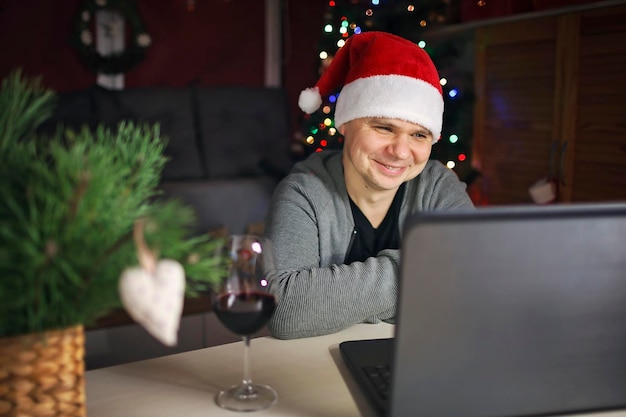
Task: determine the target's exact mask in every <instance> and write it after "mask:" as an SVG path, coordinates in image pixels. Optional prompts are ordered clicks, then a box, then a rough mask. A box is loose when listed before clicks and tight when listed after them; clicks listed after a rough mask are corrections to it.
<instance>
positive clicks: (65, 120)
mask: <svg viewBox="0 0 626 417" xmlns="http://www.w3.org/2000/svg"><path fill="white" fill-rule="evenodd" d="M95 124H96V120H95V117H94V115H93V106H92V89H86V90H80V91H72V92H64V93H57V95H56V106H55V109H54V113H53V115H52V117H50V119H48V120H46V121H45V122H44V123H42V125H41V126H40V127H39V128H38V129H37V131H38V132H39V133H42V134H52V133H54V132H55V131H56V129H57V126H59V125H62V126H64V127H66V128H70V129H73V130H76V131H78V130H81V129H82V128H83V127H87V128H89V129H92V128H93V127H94V126H95Z"/></svg>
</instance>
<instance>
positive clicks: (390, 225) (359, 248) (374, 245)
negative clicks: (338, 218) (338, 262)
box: [345, 183, 406, 264]
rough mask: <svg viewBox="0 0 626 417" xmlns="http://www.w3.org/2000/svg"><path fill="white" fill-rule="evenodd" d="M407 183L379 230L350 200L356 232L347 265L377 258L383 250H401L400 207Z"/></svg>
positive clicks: (400, 189)
mask: <svg viewBox="0 0 626 417" xmlns="http://www.w3.org/2000/svg"><path fill="white" fill-rule="evenodd" d="M405 185H406V183H403V184H402V185H401V186H400V187H399V188H398V191H397V192H396V195H395V197H394V198H393V202H392V203H391V207H389V211H387V214H386V215H385V218H384V219H383V222H382V223H381V224H380V226H378V228H377V229H374V228H373V227H372V224H371V223H370V222H369V220H367V217H365V215H364V214H363V212H361V210H360V209H359V208H358V207H357V205H356V204H354V202H353V201H352V199H350V207H351V208H352V216H353V217H354V230H353V231H352V233H353V236H352V238H351V245H350V249H349V251H348V254H347V256H346V259H345V263H346V264H350V263H352V262H355V261H364V260H365V259H367V258H369V257H370V256H376V255H377V254H378V252H380V251H381V250H383V249H400V227H399V224H398V217H399V216H400V206H401V205H402V200H403V197H404V189H405Z"/></svg>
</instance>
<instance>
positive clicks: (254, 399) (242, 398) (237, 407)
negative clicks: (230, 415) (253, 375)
mask: <svg viewBox="0 0 626 417" xmlns="http://www.w3.org/2000/svg"><path fill="white" fill-rule="evenodd" d="M277 400H278V394H276V391H274V389H273V388H272V387H269V386H267V385H258V384H250V385H235V386H233V387H230V388H228V389H226V390H224V391H221V392H220V393H219V394H217V396H216V397H215V402H216V403H217V405H219V406H220V407H222V408H225V409H227V410H232V411H258V410H263V409H265V408H268V407H270V406H272V405H274V404H275V403H276V401H277Z"/></svg>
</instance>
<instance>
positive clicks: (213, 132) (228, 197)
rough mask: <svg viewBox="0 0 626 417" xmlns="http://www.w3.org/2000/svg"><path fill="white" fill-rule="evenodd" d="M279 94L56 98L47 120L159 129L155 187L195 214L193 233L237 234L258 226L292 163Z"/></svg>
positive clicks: (154, 92) (155, 91) (177, 92)
mask: <svg viewBox="0 0 626 417" xmlns="http://www.w3.org/2000/svg"><path fill="white" fill-rule="evenodd" d="M288 115H289V111H288V105H287V98H286V93H285V91H284V90H282V89H279V88H263V87H258V88H255V87H185V88H135V89H126V90H115V91H112V90H107V89H104V88H101V87H93V88H89V89H86V90H83V91H76V92H69V93H61V94H59V95H58V107H57V110H56V112H55V115H54V117H53V118H52V119H51V120H50V121H49V122H47V123H46V124H45V125H44V126H42V129H43V130H47V129H48V130H51V129H53V128H54V126H56V125H57V124H58V123H62V124H64V125H65V126H67V127H72V128H80V127H82V126H84V125H88V126H89V127H90V128H94V127H95V126H96V125H98V124H103V125H106V126H115V125H117V124H118V123H119V122H120V121H122V120H133V121H136V122H148V123H159V125H160V126H161V132H162V134H163V135H164V136H165V137H167V138H168V145H167V148H166V151H165V153H166V155H167V156H168V157H169V158H170V160H169V161H168V163H167V164H166V166H165V169H164V171H163V176H162V181H161V185H160V188H161V189H162V190H163V193H164V194H163V196H164V198H172V197H174V198H179V199H181V200H182V201H183V202H185V203H187V204H189V205H190V206H192V207H193V208H194V209H195V210H196V213H197V216H198V230H197V232H198V233H202V232H206V231H210V230H214V229H218V228H221V229H222V230H227V231H228V232H231V233H242V232H245V231H246V230H248V227H249V226H250V225H253V224H258V223H261V222H262V221H263V219H264V217H265V213H266V211H267V205H268V203H269V199H270V197H271V194H272V192H273V190H274V187H275V186H276V183H277V181H278V180H280V179H281V178H282V177H283V176H284V175H285V174H286V172H287V171H288V170H289V169H290V167H291V164H292V161H291V158H290V156H289V135H288V129H289V120H288Z"/></svg>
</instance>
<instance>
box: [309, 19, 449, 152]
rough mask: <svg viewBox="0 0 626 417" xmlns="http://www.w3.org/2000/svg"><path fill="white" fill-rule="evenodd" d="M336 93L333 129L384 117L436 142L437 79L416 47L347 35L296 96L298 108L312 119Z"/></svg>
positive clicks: (371, 35)
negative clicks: (317, 76)
mask: <svg viewBox="0 0 626 417" xmlns="http://www.w3.org/2000/svg"><path fill="white" fill-rule="evenodd" d="M339 88H341V92H340V93H339V96H338V98H337V105H336V106H335V126H337V127H340V126H341V125H343V124H345V123H347V122H349V121H350V120H354V119H358V118H361V117H386V118H393V119H401V120H405V121H408V122H413V123H417V124H419V125H421V126H423V127H425V128H426V129H428V130H429V131H430V132H431V133H432V135H433V141H437V140H438V139H439V136H440V135H441V125H442V120H443V96H442V90H441V85H440V83H439V74H438V73H437V69H436V68H435V65H434V64H433V62H432V60H431V59H430V57H429V56H428V54H427V53H426V51H424V50H423V49H422V48H420V47H419V46H417V45H416V44H415V43H413V42H411V41H409V40H407V39H404V38H401V37H399V36H396V35H392V34H390V33H385V32H375V31H373V32H364V33H361V34H355V35H352V36H351V37H350V38H348V40H347V41H346V43H345V45H344V46H343V47H342V48H340V49H339V50H338V51H337V54H336V55H335V57H334V58H333V60H332V62H331V63H330V65H329V66H328V68H327V69H326V71H324V73H323V74H322V76H321V77H320V79H319V80H318V81H317V84H315V87H313V88H307V89H306V90H304V91H302V92H301V93H300V98H299V100H298V105H299V106H300V108H301V109H302V110H303V111H304V112H306V113H308V114H311V113H313V112H315V111H316V110H317V109H318V108H319V107H320V106H321V104H322V97H326V96H328V95H330V94H331V93H333V92H334V91H337V90H338V89H339Z"/></svg>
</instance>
